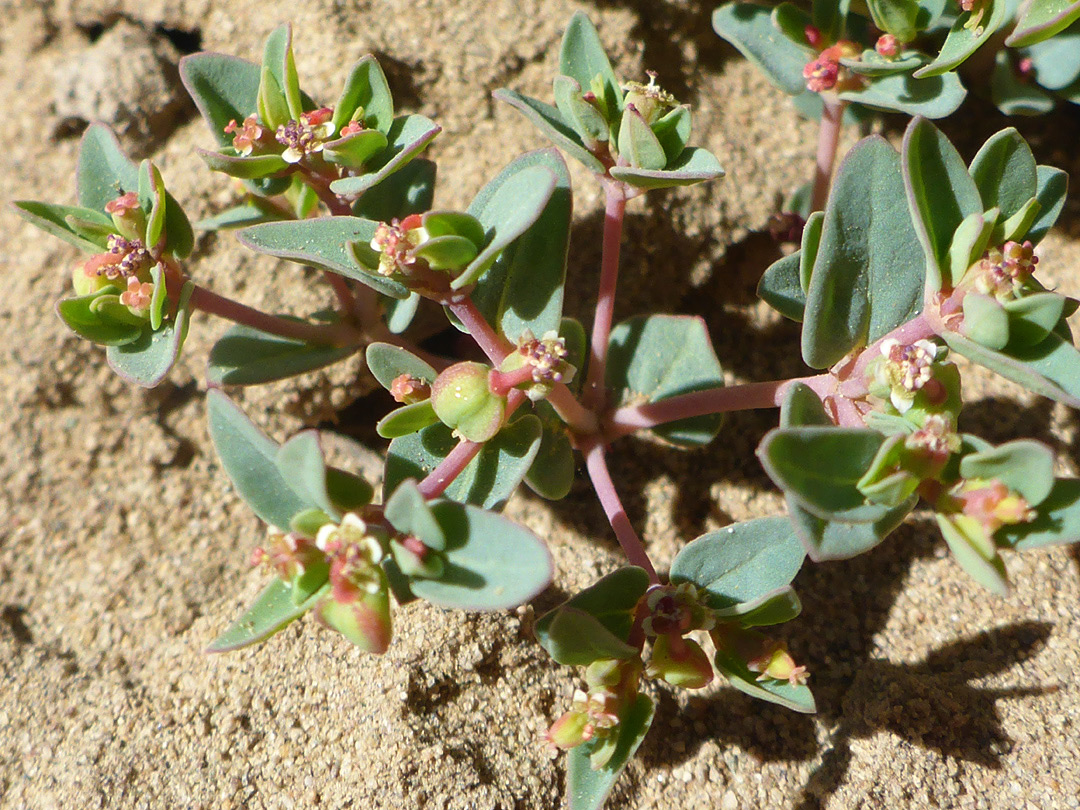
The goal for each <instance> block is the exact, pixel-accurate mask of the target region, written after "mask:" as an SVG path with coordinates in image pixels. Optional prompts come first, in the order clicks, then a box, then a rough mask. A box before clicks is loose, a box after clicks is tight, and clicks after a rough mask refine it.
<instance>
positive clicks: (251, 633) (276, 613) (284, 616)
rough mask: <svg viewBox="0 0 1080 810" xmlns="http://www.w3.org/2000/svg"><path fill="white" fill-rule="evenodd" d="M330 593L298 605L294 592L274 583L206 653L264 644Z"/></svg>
mask: <svg viewBox="0 0 1080 810" xmlns="http://www.w3.org/2000/svg"><path fill="white" fill-rule="evenodd" d="M329 590H330V586H329V585H325V586H324V587H323V588H322V589H321V590H319V591H317V592H316V593H315V594H314V595H312V596H311V597H309V598H308V599H306V600H305V601H303V602H301V603H300V604H296V602H294V601H293V598H292V588H291V587H290V586H289V585H287V584H286V583H284V582H282V581H281V580H280V579H275V580H274V581H273V582H271V583H270V584H269V585H267V586H266V587H265V588H264V589H263V590H262V592H261V593H260V594H259V595H258V597H257V598H256V599H255V602H254V603H253V604H252V605H251V607H250V608H248V609H247V610H246V611H244V613H243V614H242V615H241V616H240V618H239V619H237V620H236V621H235V622H233V623H232V624H231V625H230V626H229V628H228V629H227V630H226V631H225V632H224V633H222V634H221V635H220V636H218V637H217V638H216V639H214V640H213V641H212V642H211V643H210V646H209V647H207V648H206V652H208V653H220V652H231V651H232V650H239V649H240V648H242V647H248V646H250V645H252V644H257V643H259V642H260V641H265V640H266V639H268V638H269V637H270V636H272V635H274V633H277V632H279V631H280V630H283V629H284V628H285V627H286V626H287V625H289V624H291V623H292V622H294V621H296V620H297V619H299V618H300V617H301V616H303V615H304V614H305V613H307V612H308V611H309V610H311V608H313V607H314V606H315V604H316V603H317V602H318V601H319V600H320V599H321V598H322V597H323V596H324V595H325V594H326V592H328V591H329Z"/></svg>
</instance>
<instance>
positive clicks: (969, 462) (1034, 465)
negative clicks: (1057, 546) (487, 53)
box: [960, 439, 1054, 506]
mask: <svg viewBox="0 0 1080 810" xmlns="http://www.w3.org/2000/svg"><path fill="white" fill-rule="evenodd" d="M960 475H961V476H962V477H964V478H982V479H985V480H988V481H991V480H997V481H1000V482H1001V483H1003V484H1004V485H1005V486H1006V487H1008V488H1009V489H1010V490H1012V491H1013V492H1018V493H1020V495H1021V496H1022V497H1023V498H1024V500H1026V501H1027V502H1028V505H1029V506H1038V505H1039V504H1041V503H1042V502H1043V501H1044V500H1046V497H1047V496H1048V495H1049V494H1050V491H1051V490H1052V489H1053V487H1054V453H1053V451H1052V450H1051V449H1050V448H1049V447H1047V446H1046V445H1045V444H1041V443H1040V442H1037V441H1033V440H1031V439H1016V440H1014V441H1011V442H1006V443H1005V444H1002V445H998V446H997V447H994V448H991V449H989V450H983V451H980V452H978V453H969V454H968V455H966V456H964V458H963V459H961V461H960Z"/></svg>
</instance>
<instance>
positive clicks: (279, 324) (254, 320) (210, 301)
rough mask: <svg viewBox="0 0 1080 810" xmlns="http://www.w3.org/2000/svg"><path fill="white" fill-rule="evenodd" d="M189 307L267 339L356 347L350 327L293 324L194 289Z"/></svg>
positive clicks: (357, 336) (355, 335) (357, 337)
mask: <svg viewBox="0 0 1080 810" xmlns="http://www.w3.org/2000/svg"><path fill="white" fill-rule="evenodd" d="M169 286H170V289H169V295H170V297H172V296H173V294H174V291H173V289H172V287H173V285H172V284H170V285H169ZM176 287H177V289H176V291H175V292H176V294H177V295H179V284H177V285H176ZM191 306H192V308H193V309H197V310H201V311H202V312H206V313H208V314H210V315H217V316H218V317H220V318H225V319H227V320H230V321H232V322H234V323H239V324H244V325H245V326H250V327H252V328H253V329H258V330H259V331H260V332H267V333H269V334H271V335H280V336H281V337H284V338H292V339H294V340H302V341H304V342H306V343H316V344H321V345H326V346H351V345H354V344H357V343H359V341H360V337H361V336H360V333H359V332H358V331H357V330H356V328H355V327H353V326H352V325H351V324H349V323H346V322H340V323H326V324H319V323H308V322H307V321H294V320H292V319H291V318H283V317H281V316H279V315H268V314H267V313H265V312H260V311H259V310H257V309H253V308H252V307H249V306H247V305H246V304H241V303H240V302H239V301H234V300H232V299H231V298H226V297H225V296H223V295H218V294H217V293H215V292H211V291H210V290H208V289H206V288H205V287H199V286H196V287H195V290H194V292H193V293H192V294H191Z"/></svg>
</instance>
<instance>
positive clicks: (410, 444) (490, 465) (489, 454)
mask: <svg viewBox="0 0 1080 810" xmlns="http://www.w3.org/2000/svg"><path fill="white" fill-rule="evenodd" d="M540 432H541V429H540V420H539V419H537V418H536V417H535V416H524V417H522V418H521V419H517V420H515V421H514V422H512V423H511V424H509V425H507V426H506V427H504V428H503V429H502V430H500V431H499V433H498V434H497V435H496V436H495V438H494V439H492V440H491V441H489V442H487V443H485V445H484V449H483V450H481V451H480V453H479V454H478V455H477V457H476V458H474V459H473V460H472V461H471V462H470V463H469V465H468V466H467V467H466V468H465V469H464V470H463V471H462V473H461V474H460V475H459V476H458V477H457V478H455V479H454V482H453V483H452V484H450V486H449V487H447V488H446V497H448V498H452V499H454V500H456V501H462V502H465V503H471V504H476V505H477V506H482V507H484V508H485V509H501V508H502V506H503V505H504V504H505V503H506V501H507V500H508V499H509V498H510V495H511V494H512V493H513V491H514V490H515V489H516V488H517V486H518V484H520V483H521V479H522V478H524V477H525V473H526V472H527V471H528V469H529V466H530V465H531V464H532V461H533V459H534V458H535V457H536V453H537V451H538V450H539V447H540ZM456 446H457V439H455V438H454V437H453V436H452V435H451V432H450V429H449V428H448V427H446V426H445V425H432V426H431V427H429V428H425V429H424V430H421V431H420V432H419V433H414V434H412V435H409V436H403V437H401V438H399V439H394V441H392V442H390V449H389V450H388V451H387V458H386V473H385V476H384V481H383V492H384V494H385V493H388V492H393V491H394V489H396V488H397V486H398V484H400V483H401V482H402V481H404V480H405V479H406V478H416V479H418V480H420V479H423V478H424V476H426V475H427V474H428V473H429V472H431V471H432V470H433V469H435V467H436V466H438V464H439V462H440V461H442V460H443V459H444V458H446V456H447V455H448V454H449V453H450V451H451V450H453V449H454V447H456Z"/></svg>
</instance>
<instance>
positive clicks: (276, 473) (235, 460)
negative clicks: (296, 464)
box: [206, 388, 318, 532]
mask: <svg viewBox="0 0 1080 810" xmlns="http://www.w3.org/2000/svg"><path fill="white" fill-rule="evenodd" d="M206 410H207V416H208V420H209V427H210V439H211V441H213V443H214V449H216V450H217V454H218V457H219V458H220V459H221V464H222V467H224V469H225V472H226V473H227V474H228V476H229V478H230V479H231V480H232V482H233V486H234V487H235V488H236V491H237V493H238V494H239V495H240V497H241V498H243V499H244V501H246V502H247V504H248V506H250V507H251V508H252V510H253V511H254V512H255V514H256V515H258V516H259V518H260V519H261V520H262V521H264V522H265V523H269V524H270V525H272V526H276V527H277V528H279V529H281V530H282V531H285V532H287V531H289V523H290V521H292V519H293V516H294V515H296V514H298V513H300V512H303V511H304V510H306V509H311V508H312V507H316V506H318V504H316V503H315V502H314V501H313V500H312V499H311V498H310V497H309V496H308V495H307V493H304V492H301V491H299V490H298V489H297V488H296V487H294V486H293V485H292V484H290V483H289V481H288V480H286V479H285V477H284V476H282V474H281V471H280V470H279V469H278V466H277V452H278V445H277V443H276V442H274V441H273V440H272V439H270V438H269V437H267V436H266V434H264V433H263V432H262V431H261V430H259V429H258V428H257V427H255V425H254V424H253V423H252V422H251V420H250V419H248V418H247V416H245V415H244V412H243V411H241V410H240V409H239V408H238V407H237V406H236V405H235V404H234V403H233V402H232V401H231V400H230V399H229V398H228V397H227V396H225V394H223V393H222V392H221V391H219V390H217V389H214V388H211V389H210V390H209V391H207V392H206Z"/></svg>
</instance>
